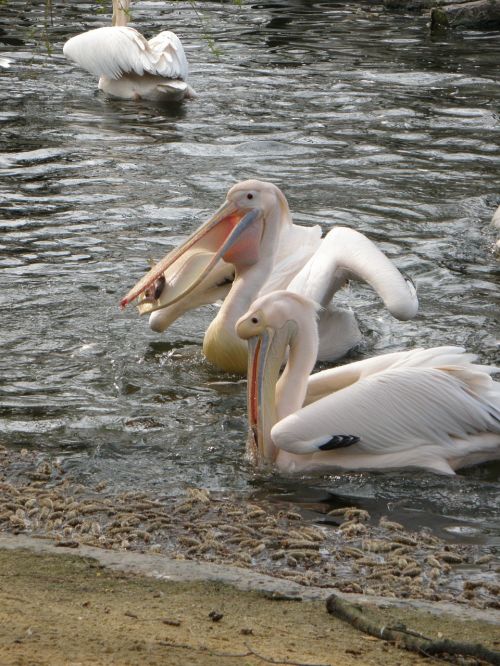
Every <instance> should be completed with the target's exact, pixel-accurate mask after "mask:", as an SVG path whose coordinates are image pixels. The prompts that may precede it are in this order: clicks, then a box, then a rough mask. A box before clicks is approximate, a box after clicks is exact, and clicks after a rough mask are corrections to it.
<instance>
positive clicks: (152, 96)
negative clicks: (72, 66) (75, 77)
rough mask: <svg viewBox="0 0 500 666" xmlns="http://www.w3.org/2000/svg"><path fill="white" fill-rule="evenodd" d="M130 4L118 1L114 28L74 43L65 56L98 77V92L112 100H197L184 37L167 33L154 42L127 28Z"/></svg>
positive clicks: (71, 41)
mask: <svg viewBox="0 0 500 666" xmlns="http://www.w3.org/2000/svg"><path fill="white" fill-rule="evenodd" d="M129 7H130V0H113V21H112V26H111V27H105V28H95V29H94V30H89V31H87V32H83V33H81V34H80V35H76V36H75V37H72V38H71V39H69V40H68V41H67V42H66V43H65V44H64V47H63V53H64V55H65V56H66V57H67V58H68V59H69V60H72V61H73V62H75V63H76V64H78V65H80V67H82V68H83V69H86V70H87V71H88V72H90V73H91V74H94V75H96V76H98V77H99V84H98V87H99V90H102V91H104V92H105V93H107V94H108V95H111V96H113V97H120V98H122V99H134V100H141V99H145V100H151V101H157V102H180V101H182V100H183V99H185V98H190V97H194V96H195V92H194V90H193V89H192V88H191V87H190V86H189V85H188V83H187V77H188V63H187V59H186V54H185V53H184V48H183V46H182V43H181V41H180V39H179V37H178V36H177V35H176V34H175V33H174V32H171V31H170V30H164V31H162V32H160V33H159V34H158V35H156V36H155V37H153V38H152V39H150V40H149V41H148V40H147V39H146V38H145V37H143V36H142V35H141V34H140V33H139V32H138V31H137V30H135V29H134V28H129V27H127V23H128V20H129V14H130V10H129Z"/></svg>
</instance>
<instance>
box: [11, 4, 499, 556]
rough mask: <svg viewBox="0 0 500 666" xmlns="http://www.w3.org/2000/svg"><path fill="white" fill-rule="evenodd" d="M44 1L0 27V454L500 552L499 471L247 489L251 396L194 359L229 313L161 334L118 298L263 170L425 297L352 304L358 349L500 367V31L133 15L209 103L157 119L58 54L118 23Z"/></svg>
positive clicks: (317, 218) (314, 8) (334, 16)
mask: <svg viewBox="0 0 500 666" xmlns="http://www.w3.org/2000/svg"><path fill="white" fill-rule="evenodd" d="M53 5H54V6H53V12H52V20H51V19H50V17H47V16H46V15H45V6H44V4H43V3H41V2H40V3H38V4H37V3H27V2H23V1H21V0H10V1H9V2H7V3H6V4H4V5H2V10H1V11H2V16H1V17H0V29H1V31H0V46H1V49H2V53H1V55H3V56H5V57H8V58H11V59H12V61H13V62H12V65H11V67H10V68H9V69H5V70H0V96H1V99H2V105H1V107H0V123H1V130H2V134H1V143H2V145H1V151H2V153H1V155H0V167H1V176H2V179H1V183H0V197H1V209H2V218H1V221H0V225H1V236H0V271H1V272H0V284H1V291H0V304H1V311H2V327H1V330H0V340H1V342H2V350H3V351H2V355H1V357H0V416H1V420H0V441H1V443H2V444H4V445H6V446H8V447H12V448H16V449H20V448H23V447H24V448H29V449H34V450H37V451H40V452H43V453H45V454H46V455H48V456H50V457H57V458H59V459H60V460H61V461H62V462H63V464H64V466H65V467H66V468H67V469H68V470H70V471H71V472H73V473H74V474H75V475H77V476H78V477H79V478H81V479H82V481H84V482H86V483H97V482H98V481H99V480H101V479H108V480H109V479H111V480H112V487H114V488H116V490H121V489H124V488H129V487H134V488H144V489H150V490H152V491H155V492H161V493H177V492H180V491H181V489H182V488H183V487H184V486H185V485H200V486H204V487H207V488H210V489H213V490H220V491H236V492H240V493H250V494H254V495H257V496H265V497H276V498H279V499H288V500H290V501H291V502H292V503H294V504H299V505H301V506H302V507H306V508H307V509H308V510H311V511H312V512H313V514H312V515H316V514H315V512H317V511H321V512H323V511H325V509H326V508H328V507H331V506H337V505H339V503H342V502H345V501H347V502H349V503H355V504H359V505H360V506H364V507H365V508H369V510H370V511H372V513H373V514H374V515H375V516H377V515H383V514H389V513H390V514H391V515H392V516H393V517H397V518H399V519H400V520H403V521H406V523H407V524H409V525H412V526H415V527H420V526H425V525H430V526H433V527H434V528H435V529H437V530H439V531H441V532H442V533H443V534H445V535H447V536H448V538H450V539H452V540H468V539H474V540H478V541H486V542H490V543H494V542H495V541H496V542H497V543H499V542H500V537H499V535H498V531H497V530H498V527H496V526H495V518H497V517H498V511H499V508H500V506H499V504H500V500H499V492H498V491H499V489H500V466H499V465H498V464H490V465H484V466H481V467H478V468H475V469H473V470H470V471H467V472H466V473H464V474H462V475H460V476H457V477H456V478H452V479H449V478H442V477H439V476H435V475H432V474H428V473H426V472H416V473H404V472H394V473H387V474H385V473H376V474H375V473H355V474H354V473H353V474H348V473H343V474H333V475H329V476H321V477H318V476H316V477H309V478H303V479H302V478H300V479H297V478H286V477H281V476H279V475H266V476H262V475H256V474H255V472H254V470H253V469H252V468H251V467H250V466H249V464H248V463H247V462H246V461H245V459H244V447H245V438H246V407H245V383H244V382H243V381H241V380H238V379H237V378H234V377H228V376H227V375H224V374H222V373H219V372H218V371H216V370H214V369H213V368H211V367H210V366H209V365H208V364H207V363H206V362H205V361H204V359H203V356H202V353H201V342H202V338H203V331H204V329H205V328H206V326H207V324H208V323H209V321H210V320H211V318H212V317H213V316H214V313H215V310H214V308H213V307H207V308H204V309H202V310H198V311H196V312H192V313H190V314H188V315H186V316H185V317H184V318H183V319H181V320H179V321H178V322H176V323H175V324H174V325H173V326H172V327H171V329H170V330H169V331H168V332H167V333H165V334H163V335H157V334H155V333H152V332H150V331H149V329H148V327H147V320H146V319H143V318H139V316H138V315H137V313H136V312H135V311H134V309H133V308H129V309H127V310H126V311H125V312H124V313H121V312H120V311H119V309H118V301H119V299H120V297H121V296H123V294H124V293H125V292H126V291H128V289H129V287H130V286H131V285H132V284H133V283H134V282H135V281H136V279H138V278H139V277H140V276H141V275H142V274H143V272H144V270H145V269H146V267H147V262H148V259H149V258H150V257H155V258H159V257H161V256H162V255H163V254H164V253H165V252H166V251H168V250H169V249H170V248H171V247H173V246H174V245H175V244H177V243H178V242H179V241H180V240H181V239H182V238H184V237H185V236H186V235H187V234H188V233H189V232H191V231H192V230H193V229H194V228H196V226H197V225H198V224H199V223H200V222H201V221H202V220H204V219H205V218H206V216H207V215H209V214H210V213H211V212H212V211H214V210H215V208H216V207H218V206H219V205H220V203H221V202H222V201H223V199H224V196H225V193H226V191H227V189H228V188H229V187H230V186H231V185H232V184H233V183H234V182H236V181H238V180H241V179H244V178H249V177H257V178H260V179H263V180H271V181H273V182H274V183H276V184H277V185H278V186H280V187H281V188H282V189H283V190H284V192H285V193H286V196H287V197H288V200H289V203H290V207H291V209H292V211H293V213H294V218H295V221H296V222H299V223H301V224H305V225H313V224H320V225H321V226H322V227H323V228H324V229H325V230H327V229H329V228H330V227H331V225H333V224H344V225H348V226H351V227H354V228H356V229H359V230H360V231H362V232H364V233H366V234H367V235H368V236H369V237H370V238H372V239H373V240H375V241H377V242H378V243H379V244H380V245H381V247H382V248H383V249H384V250H385V251H386V252H387V253H388V255H389V256H391V257H392V258H393V260H394V261H395V262H396V263H397V265H398V266H399V267H400V268H401V269H402V270H404V271H406V272H407V273H408V274H410V275H411V276H412V277H413V279H414V281H415V282H416V284H417V287H418V290H419V296H420V303H421V309H420V314H419V316H418V317H417V318H416V319H415V320H414V321H412V322H406V323H402V322H398V321H396V320H394V319H392V318H391V316H390V315H389V314H388V313H387V312H386V311H385V310H384V309H383V307H382V305H381V303H380V302H379V301H378V300H377V299H376V297H375V295H374V294H373V293H372V292H371V291H370V290H369V288H368V287H366V286H362V285H361V286H357V285H356V286H353V287H352V288H351V289H350V290H349V291H347V292H346V293H344V294H342V296H341V299H340V300H341V301H343V302H346V303H347V302H348V303H350V304H351V305H352V307H354V308H355V309H356V312H357V313H358V315H359V320H360V322H361V323H362V327H363V330H364V333H365V340H364V343H363V345H362V347H361V348H360V349H359V350H357V351H356V352H355V353H354V354H353V358H360V357H364V356H369V355H372V354H375V353H383V352H387V351H393V350H397V349H405V348H409V347H415V346H418V345H427V346H428V345H437V344H443V343H453V344H455V343H456V344H460V345H465V346H466V347H468V348H469V349H471V350H472V351H474V352H476V353H478V354H479V356H480V358H481V359H482V360H483V361H487V362H495V361H496V362H498V361H499V360H500V355H499V351H498V337H499V330H500V324H499V322H500V307H499V305H500V291H499V282H500V264H499V263H498V262H496V261H495V259H494V257H493V255H492V243H493V240H494V234H493V230H492V229H491V228H490V227H489V220H490V219H491V215H492V213H493V210H494V209H495V207H496V205H498V204H499V203H500V189H499V184H498V183H499V181H498V174H499V170H500V119H499V114H498V109H499V108H500V80H499V77H498V50H499V47H500V32H482V33H477V32H465V33H457V34H454V35H450V36H449V37H445V38H442V39H439V40H432V39H431V38H430V37H429V36H428V33H427V29H426V19H425V18H424V17H419V16H414V15H411V16H409V15H394V14H386V13H384V12H383V11H382V10H381V9H380V8H378V9H377V7H375V6H373V5H370V4H362V3H360V4H356V5H349V6H347V5H344V4H340V3H339V4H337V3H326V2H318V3H312V2H305V1H304V2H300V1H295V2H278V1H276V2H263V3H260V4H253V3H247V4H244V5H243V6H237V5H231V4H220V3H210V2H203V3H199V4H196V5H193V4H190V3H188V2H185V3H184V2H176V3H167V2H163V1H158V2H156V1H154V2H153V1H147V2H135V3H134V5H133V21H134V25H135V26H136V27H137V28H138V29H140V30H141V31H142V32H143V33H144V34H146V35H148V36H149V35H152V34H154V33H155V32H157V31H158V30H159V29H173V30H175V31H176V32H177V33H178V34H179V35H180V37H181V38H182V40H183V42H184V44H185V47H186V51H187V55H188V59H189V62H190V66H191V77H190V83H191V84H192V86H193V87H194V88H195V90H196V91H197V92H198V94H199V97H198V99H197V100H195V101H192V102H189V103H186V104H185V105H184V106H182V107H180V108H177V109H163V108H158V107H156V106H154V105H146V104H137V103H133V102H127V101H120V100H110V99H107V98H106V97H105V96H104V95H103V94H102V93H100V92H98V91H97V87H96V83H97V82H96V80H95V78H94V77H93V76H92V75H90V74H87V73H86V72H84V71H81V70H79V69H78V68H77V67H76V66H74V65H73V64H71V63H69V62H67V61H66V60H65V59H64V57H63V56H62V52H61V49H62V45H63V43H64V41H65V40H66V39H67V38H69V37H70V36H72V35H74V34H76V33H78V32H81V31H82V30H84V29H88V28H91V27H98V26H101V25H107V24H108V22H109V15H101V14H98V13H97V12H96V11H95V6H94V5H92V4H90V3H84V2H76V3H68V4H63V3H61V2H54V3H53ZM212 41H213V43H214V44H215V47H216V50H217V51H220V53H217V52H216V50H215V49H214V47H213V45H212ZM47 44H49V45H50V49H51V53H50V54H49V53H48V52H47Z"/></svg>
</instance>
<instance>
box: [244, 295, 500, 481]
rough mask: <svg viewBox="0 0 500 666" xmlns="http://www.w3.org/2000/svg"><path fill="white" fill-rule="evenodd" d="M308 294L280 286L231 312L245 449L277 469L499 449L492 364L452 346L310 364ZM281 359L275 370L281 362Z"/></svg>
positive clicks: (359, 465) (457, 464) (441, 457)
mask: <svg viewBox="0 0 500 666" xmlns="http://www.w3.org/2000/svg"><path fill="white" fill-rule="evenodd" d="M317 309H318V306H317V304H315V303H313V302H312V301H310V300H309V299H306V298H304V297H302V296H299V295H297V294H292V293H291V292H289V291H276V292H273V293H271V294H267V295H266V296H263V297H261V298H259V299H257V300H256V301H255V302H254V303H253V304H252V306H251V307H250V309H249V310H248V312H246V313H245V314H244V315H243V316H242V317H241V318H240V319H239V321H238V322H237V325H236V330H237V333H238V335H239V336H240V337H241V338H243V339H244V340H247V341H248V343H249V349H250V354H249V362H248V396H247V403H248V420H249V425H250V434H249V440H248V451H249V454H250V455H251V457H252V459H253V460H254V461H255V462H256V463H257V464H260V465H265V464H268V465H269V464H272V465H275V466H276V467H277V468H278V469H280V470H282V471H286V472H304V471H318V470H319V471H325V470H333V469H344V470H360V469H391V468H406V467H412V468H414V467H417V468H424V469H427V470H431V471H433V472H437V473H441V474H454V473H455V470H457V469H459V468H462V467H466V466H469V465H473V464H477V463H481V462H486V461H489V460H497V459H500V383H498V382H494V381H493V380H492V378H491V374H493V373H495V372H499V369H498V368H495V367H491V366H482V365H478V364H476V363H475V357H474V356H473V355H471V354H466V353H465V352H464V350H463V349H461V348H459V347H435V348H431V349H413V350H411V351H402V352H395V353H390V354H384V355H381V356H377V357H374V358H370V359H367V360H363V361H357V362H355V363H349V364H347V365H344V366H340V367H337V368H332V369H329V370H324V371H322V372H318V373H316V374H312V375H311V374H310V373H311V371H312V369H313V367H314V364H315V361H316V356H317V347H318V332H317V322H316V319H317ZM285 361H286V365H285V368H284V370H283V373H282V374H281V376H280V368H281V367H282V365H283V363H285Z"/></svg>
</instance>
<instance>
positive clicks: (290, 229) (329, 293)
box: [120, 180, 418, 374]
mask: <svg viewBox="0 0 500 666" xmlns="http://www.w3.org/2000/svg"><path fill="white" fill-rule="evenodd" d="M320 233H321V232H320V230H319V228H313V229H312V230H311V229H307V231H306V228H304V227H300V226H298V225H293V224H292V222H291V215H290V210H289V207H288V203H287V200H286V198H285V196H284V194H283V192H281V190H280V189H279V188H278V187H276V186H275V185H273V184H272V183H265V182H262V181H258V180H247V181H243V182H241V183H238V184H236V185H235V186H233V187H232V188H231V189H230V190H229V192H228V194H227V198H226V201H225V202H224V204H223V205H222V206H221V207H220V208H219V210H218V211H217V212H216V213H215V214H214V215H213V216H212V217H211V218H210V220H208V222H206V223H205V224H204V225H202V226H201V227H199V228H198V230H197V231H195V232H194V233H193V234H192V235H191V236H190V237H189V238H188V239H187V240H186V241H185V242H184V243H183V244H182V245H180V246H179V247H178V248H177V249H175V250H173V251H172V252H170V253H169V254H168V255H167V256H166V257H164V258H163V259H162V260H161V261H160V262H158V264H156V266H154V267H153V268H152V269H151V270H150V271H149V273H147V274H146V275H145V276H144V277H143V278H142V279H141V280H139V282H138V283H137V284H136V285H135V286H134V287H133V288H132V289H131V290H130V291H129V293H128V294H127V295H126V296H125V297H124V298H123V299H122V301H121V304H120V305H121V307H122V308H123V307H125V306H126V305H127V304H128V303H130V302H132V301H134V300H135V299H137V298H139V299H140V300H139V308H140V311H141V312H143V313H144V312H153V315H152V319H153V322H154V319H155V318H156V319H157V321H158V322H160V324H158V327H156V326H155V325H153V328H156V330H162V328H161V326H163V324H165V327H166V325H168V323H171V321H172V320H173V319H175V318H176V316H179V314H182V312H185V311H186V310H188V309H190V307H194V306H196V305H198V304H200V303H201V302H205V303H207V302H213V301H211V300H210V298H211V297H212V296H215V295H218V297H219V298H220V297H221V295H226V294H227V295H226V297H225V300H224V302H223V304H222V306H221V308H220V310H219V312H218V314H217V316H216V317H215V319H214V320H213V321H212V323H211V324H210V326H209V327H208V329H207V331H206V333H205V338H204V342H203V351H204V353H205V356H206V357H207V359H208V360H209V361H210V362H211V363H213V364H214V365H216V366H217V367H218V368H220V369H222V370H226V371H228V372H236V373H240V374H244V373H245V372H246V368H247V346H246V343H244V342H243V341H242V340H241V339H240V338H238V336H237V335H236V333H235V328H234V327H235V324H236V321H237V320H238V318H239V317H240V316H241V315H242V314H243V313H244V312H245V311H246V310H247V309H248V308H249V307H250V304H251V303H252V302H253V300H254V299H255V298H256V297H257V296H258V294H259V292H263V291H264V292H268V291H272V290H276V289H279V288H284V287H286V288H287V289H289V290H291V291H293V292H297V293H302V294H303V295H305V296H308V297H311V298H314V300H316V301H318V302H320V303H321V304H322V305H323V306H324V310H323V312H322V315H321V318H320V329H321V343H322V344H321V350H320V359H321V360H332V359H335V358H339V357H340V356H342V355H344V354H345V353H346V352H347V351H348V350H349V349H351V348H352V347H353V346H354V345H355V344H357V343H358V342H359V339H360V333H359V329H358V326H357V323H356V320H355V318H354V316H353V314H352V313H351V312H350V311H348V310H341V309H339V308H336V307H334V306H331V305H330V301H331V299H332V297H333V295H334V294H335V293H336V292H337V291H338V290H339V289H340V288H341V287H342V286H343V285H344V284H345V283H346V282H347V280H348V279H350V278H357V279H362V280H364V281H366V282H367V283H368V284H369V285H370V286H371V287H372V288H373V289H374V290H375V291H376V292H377V293H378V294H379V296H380V297H381V298H382V300H383V301H384V303H385V305H386V307H387V308H388V309H389V310H390V312H391V313H392V314H393V315H394V316H396V317H398V318H399V319H402V320H405V319H410V318H411V317H413V316H415V314H416V312H417V309H418V300H417V297H416V293H415V289H414V287H413V285H412V284H411V282H409V281H408V280H406V279H405V278H404V277H403V276H402V275H401V273H400V272H399V271H398V270H397V268H396V267H395V266H394V264H393V263H392V262H391V261H390V260H389V259H388V258H387V257H386V256H385V255H384V254H383V253H382V252H381V251H380V250H379V249H378V248H377V246H376V245H375V244H374V243H372V242H371V241H370V240H369V239H368V238H366V236H364V235H363V234H360V233H359V232H357V231H354V230H353V229H348V228H346V227H335V228H334V229H333V230H332V231H330V232H329V233H328V234H327V236H326V237H325V239H323V241H321V240H320ZM220 260H223V261H222V262H221V261H220ZM304 263H305V265H304ZM233 275H234V280H233V281H232V278H233ZM191 299H192V300H191ZM166 308H168V311H167V312H166V315H165V314H163V311H164V310H165V309H166Z"/></svg>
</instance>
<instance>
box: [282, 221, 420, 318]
mask: <svg viewBox="0 0 500 666" xmlns="http://www.w3.org/2000/svg"><path fill="white" fill-rule="evenodd" d="M351 278H354V279H358V280H363V281H365V282H367V283H368V284H369V285H370V286H371V287H372V288H373V289H374V290H375V291H376V292H377V293H378V295H379V296H380V297H381V298H382V300H383V301H384V304H385V306H386V307H387V309H388V310H389V311H390V312H391V314H392V315H393V316H394V317H397V318H398V319H402V320H406V319H411V318H412V317H414V316H415V315H416V313H417V310H418V299H417V294H416V290H415V287H414V286H413V284H412V283H411V281H410V280H408V279H406V278H404V277H403V275H402V274H401V273H400V272H399V271H398V269H397V268H396V266H394V264H393V263H392V261H390V259H388V258H387V257H386V256H385V254H384V253H383V252H381V250H379V249H378V247H377V246H376V245H375V243H372V241H371V240H370V239H369V238H367V237H366V236H364V235H363V234H361V233H359V232H358V231H355V230H354V229H350V228H348V227H335V228H334V229H332V230H331V231H330V232H329V233H328V234H327V235H326V236H325V238H324V239H323V242H322V243H321V245H320V247H319V248H318V250H317V252H315V254H314V255H313V257H312V258H311V259H310V260H309V261H308V262H307V264H305V266H304V267H303V269H302V270H301V271H300V272H299V273H298V274H297V275H296V276H295V277H294V279H293V280H292V281H291V282H290V284H289V285H288V291H292V292H294V293H296V294H300V295H301V296H305V297H306V298H310V299H311V300H313V301H316V302H317V303H320V304H321V305H323V306H327V305H328V304H329V303H330V301H331V299H332V298H333V296H334V294H335V293H336V292H337V291H338V290H339V289H340V288H341V287H342V286H344V284H345V283H346V282H347V281H348V280H349V279H351Z"/></svg>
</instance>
